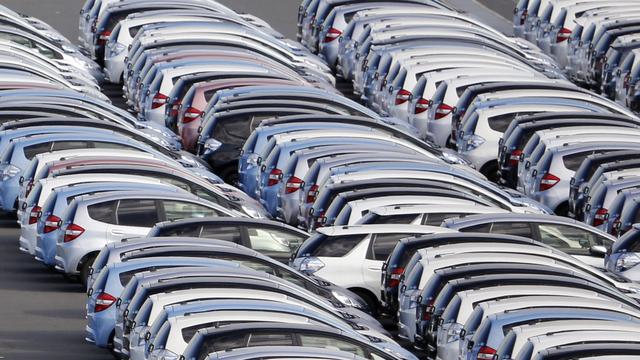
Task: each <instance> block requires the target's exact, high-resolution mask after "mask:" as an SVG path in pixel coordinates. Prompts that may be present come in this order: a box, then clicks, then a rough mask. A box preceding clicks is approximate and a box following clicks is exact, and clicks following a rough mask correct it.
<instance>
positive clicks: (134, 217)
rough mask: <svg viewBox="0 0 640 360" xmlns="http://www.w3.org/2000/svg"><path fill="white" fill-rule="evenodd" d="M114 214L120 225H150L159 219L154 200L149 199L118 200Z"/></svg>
mask: <svg viewBox="0 0 640 360" xmlns="http://www.w3.org/2000/svg"><path fill="white" fill-rule="evenodd" d="M116 216H117V218H118V225H122V226H138V227H152V226H154V225H155V224H156V223H158V222H159V221H160V219H159V218H158V209H157V207H156V201H155V200H150V199H127V200H120V202H119V203H118V208H117V210H116Z"/></svg>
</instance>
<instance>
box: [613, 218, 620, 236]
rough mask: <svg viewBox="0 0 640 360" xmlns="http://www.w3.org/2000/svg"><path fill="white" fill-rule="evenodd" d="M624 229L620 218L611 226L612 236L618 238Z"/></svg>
mask: <svg viewBox="0 0 640 360" xmlns="http://www.w3.org/2000/svg"><path fill="white" fill-rule="evenodd" d="M621 228H622V221H620V216H618V217H617V218H616V220H615V221H614V222H613V225H612V226H611V231H610V233H611V235H613V236H618V235H619V234H620V229H621Z"/></svg>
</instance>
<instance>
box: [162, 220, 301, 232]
mask: <svg viewBox="0 0 640 360" xmlns="http://www.w3.org/2000/svg"><path fill="white" fill-rule="evenodd" d="M191 224H202V225H205V224H221V225H222V224H224V225H231V226H232V225H236V224H238V225H265V226H272V227H278V228H284V229H287V230H290V231H295V232H297V233H300V234H301V235H302V234H306V233H305V232H304V231H302V230H301V229H298V228H296V227H293V226H290V225H287V224H284V223H282V222H279V221H274V220H269V219H254V218H240V217H202V218H189V219H181V220H174V221H164V222H161V223H158V224H156V227H159V228H160V227H173V226H176V227H177V226H185V225H191Z"/></svg>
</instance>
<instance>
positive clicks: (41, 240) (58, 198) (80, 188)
mask: <svg viewBox="0 0 640 360" xmlns="http://www.w3.org/2000/svg"><path fill="white" fill-rule="evenodd" d="M167 188H173V186H172V185H168V184H166V185H165V184H143V183H133V182H132V183H127V182H92V183H80V184H74V185H70V186H64V187H60V188H54V189H53V191H52V192H51V194H49V197H47V199H46V200H45V202H44V203H43V205H42V207H41V211H42V215H41V216H40V217H39V218H38V223H37V226H36V232H37V235H36V260H40V261H42V262H43V263H45V264H46V265H48V266H55V257H56V241H57V239H58V235H59V231H60V227H58V226H57V224H58V223H59V222H60V221H61V222H64V220H65V219H63V218H62V215H63V214H64V213H65V210H66V209H67V207H68V206H69V204H70V203H71V201H72V200H73V199H74V198H75V197H76V196H81V195H85V194H90V193H91V194H92V193H101V192H108V191H145V190H146V191H162V190H164V189H167ZM33 191H36V192H37V189H36V188H34V190H33Z"/></svg>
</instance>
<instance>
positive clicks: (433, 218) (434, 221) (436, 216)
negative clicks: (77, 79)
mask: <svg viewBox="0 0 640 360" xmlns="http://www.w3.org/2000/svg"><path fill="white" fill-rule="evenodd" d="M426 215H427V216H426V218H425V219H424V220H422V225H431V226H440V224H442V222H443V221H444V220H445V219H449V218H459V217H460V215H461V214H460V213H431V214H426Z"/></svg>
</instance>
